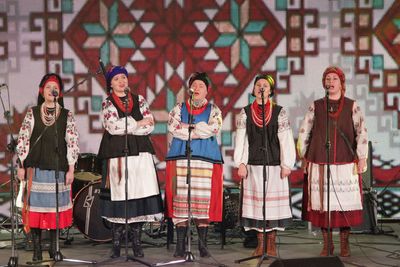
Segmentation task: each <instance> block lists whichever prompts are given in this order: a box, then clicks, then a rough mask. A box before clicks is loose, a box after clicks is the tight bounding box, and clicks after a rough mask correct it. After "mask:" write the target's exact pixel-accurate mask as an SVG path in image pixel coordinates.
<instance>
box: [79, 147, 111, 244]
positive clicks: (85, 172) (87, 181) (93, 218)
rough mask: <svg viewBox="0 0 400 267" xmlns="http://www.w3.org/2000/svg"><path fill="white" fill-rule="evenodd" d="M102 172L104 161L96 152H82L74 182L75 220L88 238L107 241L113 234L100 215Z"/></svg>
mask: <svg viewBox="0 0 400 267" xmlns="http://www.w3.org/2000/svg"><path fill="white" fill-rule="evenodd" d="M101 173H102V162H101V160H100V159H98V158H97V156H96V155H95V154H90V153H83V154H80V156H79V158H78V161H77V162H76V165H75V174H74V177H75V179H74V182H73V184H72V202H73V221H74V225H75V226H76V228H77V229H78V230H79V231H80V232H81V233H82V234H83V235H84V236H85V237H86V238H88V239H90V240H92V241H97V242H107V241H110V240H111V238H112V234H111V228H110V227H109V226H108V225H107V224H106V223H105V221H104V220H103V218H102V217H101V215H100V205H99V194H100V185H101Z"/></svg>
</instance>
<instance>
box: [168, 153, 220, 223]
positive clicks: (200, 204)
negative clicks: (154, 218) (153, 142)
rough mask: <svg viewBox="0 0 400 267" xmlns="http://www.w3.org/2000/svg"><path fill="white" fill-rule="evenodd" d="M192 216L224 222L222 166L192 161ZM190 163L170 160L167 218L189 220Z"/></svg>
mask: <svg viewBox="0 0 400 267" xmlns="http://www.w3.org/2000/svg"><path fill="white" fill-rule="evenodd" d="M190 163H191V213H192V216H193V218H196V219H207V220H209V221H221V219H222V196H223V177H222V164H213V163H210V162H206V161H202V160H191V161H190ZM187 170H188V169H187V160H176V161H167V177H166V185H165V195H166V197H165V200H166V217H170V218H174V219H175V218H180V219H185V218H187V217H188V207H189V204H188V185H187Z"/></svg>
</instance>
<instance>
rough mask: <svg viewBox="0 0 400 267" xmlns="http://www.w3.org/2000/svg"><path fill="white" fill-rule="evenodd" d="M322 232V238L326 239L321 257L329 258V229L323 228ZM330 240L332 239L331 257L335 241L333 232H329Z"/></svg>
mask: <svg viewBox="0 0 400 267" xmlns="http://www.w3.org/2000/svg"><path fill="white" fill-rule="evenodd" d="M321 232H322V237H323V239H324V246H323V248H322V251H321V253H320V254H319V255H320V256H328V229H326V228H321ZM329 234H330V235H329V237H330V238H329V239H330V247H331V249H330V255H332V254H333V249H334V247H333V240H332V231H330V232H329Z"/></svg>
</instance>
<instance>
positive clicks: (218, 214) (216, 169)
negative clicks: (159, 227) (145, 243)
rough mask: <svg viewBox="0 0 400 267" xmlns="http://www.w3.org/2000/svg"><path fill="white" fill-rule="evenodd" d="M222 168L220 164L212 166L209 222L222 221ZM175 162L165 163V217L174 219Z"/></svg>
mask: <svg viewBox="0 0 400 267" xmlns="http://www.w3.org/2000/svg"><path fill="white" fill-rule="evenodd" d="M222 173H223V167H222V164H214V165H213V172H212V178H211V199H210V207H209V214H208V215H209V217H208V218H209V219H208V220H209V221H210V222H220V221H222V197H223V178H222ZM175 180H176V161H175V160H171V161H167V167H166V180H165V217H167V218H175V216H174V210H173V198H174V192H175V188H174V185H175V186H176V183H175V182H174V181H175Z"/></svg>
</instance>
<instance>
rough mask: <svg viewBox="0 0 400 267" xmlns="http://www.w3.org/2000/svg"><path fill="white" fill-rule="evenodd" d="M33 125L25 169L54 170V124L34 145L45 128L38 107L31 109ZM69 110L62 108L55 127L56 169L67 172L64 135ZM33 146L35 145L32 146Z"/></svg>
mask: <svg viewBox="0 0 400 267" xmlns="http://www.w3.org/2000/svg"><path fill="white" fill-rule="evenodd" d="M32 112H33V118H34V120H35V125H34V127H33V131H32V135H31V139H30V151H29V154H28V156H27V158H26V159H25V161H24V166H25V167H32V168H39V169H42V170H55V169H56V161H55V159H56V142H55V127H54V124H53V125H51V126H49V127H47V129H46V130H45V131H44V133H43V135H42V137H41V138H40V139H39V141H38V142H37V143H36V144H35V142H36V140H37V139H38V138H39V136H40V134H41V133H42V132H43V130H44V129H45V128H46V126H45V125H44V124H43V122H42V118H41V117H40V106H36V107H33V108H32ZM68 112H69V110H67V109H64V108H62V109H61V114H60V115H59V117H58V119H57V121H56V125H57V137H58V155H59V156H58V169H59V170H60V171H68V160H67V142H66V141H65V133H66V128H67V118H68ZM34 144H35V145H34Z"/></svg>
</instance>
